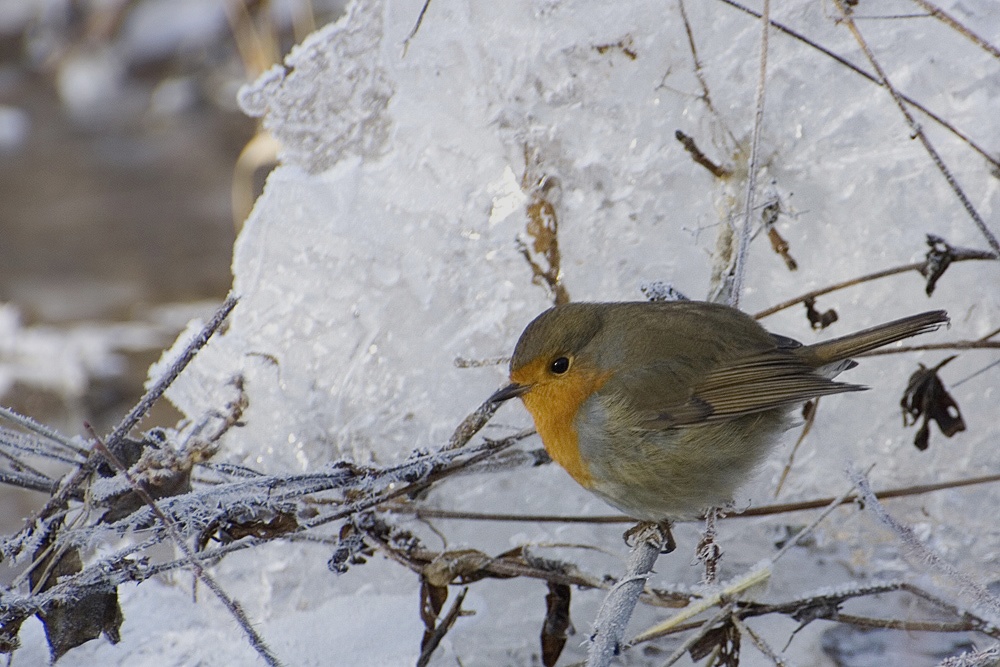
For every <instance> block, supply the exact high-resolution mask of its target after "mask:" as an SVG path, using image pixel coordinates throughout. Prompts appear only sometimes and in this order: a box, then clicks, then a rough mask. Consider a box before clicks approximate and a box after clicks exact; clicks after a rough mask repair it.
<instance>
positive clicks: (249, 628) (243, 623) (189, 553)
mask: <svg viewBox="0 0 1000 667" xmlns="http://www.w3.org/2000/svg"><path fill="white" fill-rule="evenodd" d="M92 435H93V437H94V438H95V439H96V440H97V442H96V444H95V445H94V449H95V450H96V451H98V452H100V454H101V456H103V457H104V458H105V460H107V462H108V463H110V464H111V465H112V466H113V467H114V468H115V469H116V470H117V471H118V473H119V474H121V475H122V476H123V477H124V478H125V480H126V481H127V482H128V483H129V486H131V487H132V490H133V491H134V492H135V493H136V495H138V496H139V497H140V498H142V501H143V502H144V503H146V505H148V506H149V508H150V509H151V510H152V511H153V513H154V514H155V515H156V517H157V518H158V519H159V520H160V522H161V524H162V525H163V527H164V528H165V529H166V530H167V532H168V533H169V534H170V539H171V540H172V541H173V542H174V544H175V545H177V548H178V549H180V550H181V553H183V554H184V558H185V560H186V561H187V562H188V563H189V564H190V565H191V569H192V570H193V571H194V573H195V576H197V577H198V579H199V580H201V581H202V582H203V583H204V584H205V585H206V586H208V588H209V589H210V590H211V591H212V592H213V593H215V596H216V597H218V598H219V600H221V601H222V604H223V605H225V607H226V609H228V610H229V613H230V614H232V615H233V618H235V619H236V622H237V624H239V626H240V627H241V628H242V629H243V632H244V633H246V635H247V639H249V641H250V646H252V647H253V649H254V650H255V651H256V652H257V654H258V655H260V657H261V658H263V659H264V662H266V663H267V664H269V665H272V666H273V667H280V665H281V661H280V660H278V657H277V656H276V655H274V653H273V652H272V651H271V649H270V648H269V647H268V645H267V642H265V641H264V638H263V637H261V635H260V633H258V632H257V630H256V629H254V627H253V624H251V623H250V619H249V618H247V615H246V612H244V611H243V607H241V606H240V603H239V602H237V601H236V600H234V599H233V598H231V597H230V596H229V594H228V593H226V591H225V590H223V588H222V586H221V585H219V582H218V581H216V580H215V578H214V577H213V576H212V575H210V574H209V573H208V571H207V570H205V568H204V567H203V564H202V560H201V558H200V557H199V556H198V554H196V553H195V552H194V550H192V549H191V547H190V546H189V545H188V543H187V542H186V541H185V540H184V537H183V536H182V535H181V534H180V532H179V531H178V530H177V526H175V525H174V522H173V521H172V520H171V519H170V518H169V517H167V515H166V514H164V513H163V510H161V509H160V506H159V505H158V504H157V503H156V501H155V500H154V499H153V497H152V496H151V495H149V492H147V491H146V489H145V488H143V486H142V485H141V484H139V482H138V481H136V479H135V477H133V476H132V474H131V473H130V472H129V471H128V468H126V467H125V465H124V464H122V462H121V461H119V460H118V457H117V456H115V455H114V454H113V453H112V452H111V450H110V449H108V448H107V446H106V445H105V444H104V443H102V442H101V441H100V439H99V438H98V436H97V434H96V433H92Z"/></svg>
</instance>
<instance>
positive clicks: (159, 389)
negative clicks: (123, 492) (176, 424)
mask: <svg viewBox="0 0 1000 667" xmlns="http://www.w3.org/2000/svg"><path fill="white" fill-rule="evenodd" d="M237 301H238V299H237V298H236V297H235V296H233V295H232V294H230V295H229V296H228V297H227V298H226V300H225V301H223V302H222V305H221V306H219V309H218V310H216V311H215V315H213V316H212V319H211V320H209V322H208V324H206V325H205V326H204V328H202V330H201V331H200V332H199V333H198V335H197V336H195V337H194V338H192V339H191V342H189V343H188V344H187V347H185V348H184V351H183V352H182V353H181V355H180V356H179V357H177V359H176V360H175V361H174V363H172V364H170V368H168V369H167V371H166V372H165V373H164V374H163V375H161V376H160V377H159V379H157V380H156V382H155V383H153V386H152V387H150V388H149V391H147V392H146V393H145V394H144V395H143V397H142V398H141V399H139V402H138V403H136V405H135V407H134V408H132V410H131V412H129V413H128V415H127V416H126V417H125V419H123V420H122V421H121V422H120V423H119V424H118V426H116V427H115V429H114V430H113V431H112V432H111V434H110V435H109V436H108V437H107V438H105V444H106V445H107V447H108V448H109V449H111V450H112V451H115V450H116V448H117V447H118V444H119V443H120V442H121V441H122V440H123V439H124V438H125V436H127V435H128V433H129V431H131V430H132V428H133V427H134V426H135V425H136V424H138V423H139V420H140V419H142V418H143V417H145V416H146V413H147V412H149V409H150V408H151V407H153V403H155V402H156V401H157V400H158V399H159V398H160V396H162V395H163V392H165V391H166V390H167V387H169V386H170V385H171V384H173V382H174V380H176V379H177V376H178V375H180V374H181V372H182V371H183V370H184V369H185V368H187V365H188V364H189V363H191V360H192V359H194V357H195V355H197V354H198V352H199V351H200V350H201V348H203V347H205V344H206V343H208V339H209V338H211V337H212V334H214V333H215V332H216V331H217V330H218V329H219V327H220V326H222V323H223V322H224V321H225V320H226V317H228V316H229V313H230V312H232V310H233V308H235V307H236V302H237Z"/></svg>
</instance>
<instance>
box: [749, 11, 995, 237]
mask: <svg viewBox="0 0 1000 667" xmlns="http://www.w3.org/2000/svg"><path fill="white" fill-rule="evenodd" d="M834 2H835V3H836V5H837V9H838V10H840V18H841V21H842V22H843V23H844V25H846V26H847V28H848V30H850V31H851V34H852V35H853V36H854V40H855V41H856V42H857V43H858V46H860V47H861V50H862V51H863V52H864V54H865V58H867V59H868V62H869V63H871V66H872V68H873V69H874V70H875V73H876V75H877V76H878V78H879V81H880V82H881V83H882V85H883V86H885V89H886V90H888V91H889V95H891V96H892V101H893V102H895V103H896V106H897V107H898V108H899V110H900V112H901V113H902V114H903V118H905V119H906V124H907V125H909V126H910V133H911V135H912V136H913V137H914V138H916V139H919V140H920V143H921V144H923V146H924V150H926V151H927V154H928V155H930V157H931V160H932V161H933V162H934V165H935V166H936V167H937V168H938V170H939V171H940V172H941V175H942V176H944V180H945V181H947V182H948V185H949V186H950V187H951V190H952V192H954V193H955V196H956V197H958V200H959V201H960V202H961V203H962V207H963V208H965V212H966V213H968V214H969V217H970V218H972V221H973V222H974V223H975V224H976V227H978V228H979V231H980V232H981V233H982V235H983V236H984V237H985V238H986V242H987V243H989V244H990V247H991V248H993V252H995V253H997V254H998V255H1000V242H998V241H997V237H996V236H994V234H993V232H992V231H990V228H989V227H987V226H986V221H984V220H983V218H982V216H980V215H979V211H977V210H976V207H975V206H973V205H972V202H971V201H969V198H968V197H967V196H966V195H965V192H964V191H963V190H962V187H961V186H960V185H959V184H958V181H957V180H955V176H954V174H952V173H951V170H950V169H948V166H947V165H946V164H945V163H944V160H943V159H942V158H941V155H940V154H939V153H938V152H937V149H935V148H934V145H933V144H931V141H930V139H928V138H927V135H926V134H924V131H923V128H921V127H920V124H919V123H917V121H916V119H915V118H914V117H913V114H911V113H910V110H909V109H907V108H906V104H905V103H904V102H903V99H902V97H901V96H900V94H899V92H898V91H897V90H896V88H895V87H894V86H893V85H892V83H891V82H890V81H889V77H888V76H887V75H886V73H885V71H884V70H883V69H882V66H881V65H879V63H878V60H877V59H876V58H875V54H874V53H872V50H871V48H870V47H869V46H868V42H866V41H865V38H864V37H862V36H861V31H860V30H858V26H857V25H856V24H855V23H854V19H853V18H851V13H850V12H849V11H848V9H847V7H845V6H844V0H834ZM765 4H766V3H765Z"/></svg>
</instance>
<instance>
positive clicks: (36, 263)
mask: <svg viewBox="0 0 1000 667" xmlns="http://www.w3.org/2000/svg"><path fill="white" fill-rule="evenodd" d="M344 4H345V2H344V1H343V0H272V1H268V0H260V1H256V0H0V404H3V405H5V406H8V407H11V408H13V409H15V410H17V411H18V412H21V413H22V414H27V415H29V416H31V417H32V418H34V419H35V420H37V421H40V422H42V423H45V424H49V425H52V426H54V427H56V428H58V429H60V430H61V431H63V432H64V433H66V434H68V435H77V434H81V433H82V432H83V422H84V420H86V421H89V422H90V423H92V424H93V425H94V426H95V428H96V430H97V431H98V432H99V433H106V432H107V431H108V430H109V429H110V428H111V427H112V426H113V425H114V424H115V423H116V422H117V421H118V420H119V419H120V418H121V417H122V416H123V415H124V414H125V412H126V411H127V410H128V409H129V408H130V407H131V406H132V405H133V404H134V403H135V401H136V400H137V399H138V397H139V396H140V395H141V393H142V390H143V382H144V381H145V379H146V371H147V368H148V367H149V364H150V363H151V362H152V361H154V360H156V359H157V358H158V357H159V356H160V353H161V351H162V349H163V348H164V347H165V346H167V345H169V344H170V343H171V342H172V341H173V339H174V338H175V336H176V334H177V333H178V332H179V331H180V330H181V329H182V328H183V327H184V325H185V324H187V322H188V320H190V319H191V318H192V317H196V316H199V315H201V314H207V313H211V312H212V310H214V308H215V306H216V305H217V304H218V303H219V302H220V301H221V300H222V299H223V298H224V297H225V295H226V293H227V291H228V290H229V287H230V284H231V280H232V278H231V274H230V259H231V254H232V245H233V240H234V239H235V236H236V233H237V229H238V225H239V223H240V222H241V221H242V220H243V218H244V217H245V216H246V214H247V213H248V212H249V208H250V206H251V205H252V202H253V198H254V196H255V193H256V192H258V191H259V189H260V187H261V185H262V183H263V180H264V177H265V176H266V174H267V171H268V169H269V167H270V166H273V164H274V157H275V149H274V145H273V142H270V141H268V140H267V138H266V137H264V136H263V135H259V134H258V126H257V122H256V121H255V120H253V119H250V118H248V117H247V116H245V115H244V114H243V113H242V112H241V111H240V110H239V108H238V107H237V105H236V92H237V90H238V89H239V87H240V86H241V85H242V84H243V83H245V82H247V81H252V80H253V79H254V78H256V76H257V75H258V74H259V73H260V72H262V71H264V70H266V69H267V68H268V67H270V66H271V65H272V64H273V63H276V62H279V61H280V60H281V57H282V56H283V54H284V53H286V52H287V50H288V49H289V48H291V46H292V45H293V44H295V43H296V42H297V41H300V40H301V39H302V38H303V37H304V36H305V35H306V34H308V33H309V32H311V31H312V30H313V29H314V28H315V27H316V26H317V25H322V24H324V23H327V22H329V21H331V20H334V19H336V18H337V17H338V16H339V15H340V14H341V12H342V10H343V5H344ZM244 149H246V152H245V153H244ZM241 154H243V158H242V160H241V158H240V156H241ZM178 418H179V414H178V413H176V412H175V411H174V410H173V409H172V408H171V407H170V406H169V405H168V404H167V402H166V401H161V403H160V404H159V405H158V406H157V407H156V409H155V410H154V412H153V413H152V414H151V415H150V417H149V418H147V420H146V421H145V422H144V424H143V425H144V427H150V426H153V425H157V424H161V425H173V424H175V423H176V422H177V419H178ZM43 499H44V498H43V497H42V495H41V494H37V493H33V492H27V491H20V490H17V489H13V488H11V487H7V486H5V487H3V488H2V489H0V500H2V502H3V507H4V510H3V512H2V513H0V526H2V527H3V529H4V530H6V529H7V528H8V527H10V526H16V525H18V524H19V523H20V522H21V521H22V520H23V517H24V516H26V514H27V513H28V511H29V508H30V507H31V506H33V505H34V504H35V503H36V502H40V501H41V500H43Z"/></svg>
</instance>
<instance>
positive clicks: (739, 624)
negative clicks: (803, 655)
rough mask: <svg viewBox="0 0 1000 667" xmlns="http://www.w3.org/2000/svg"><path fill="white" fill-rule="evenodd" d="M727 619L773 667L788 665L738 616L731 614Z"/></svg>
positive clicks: (785, 666)
mask: <svg viewBox="0 0 1000 667" xmlns="http://www.w3.org/2000/svg"><path fill="white" fill-rule="evenodd" d="M729 618H730V620H731V621H732V623H733V625H735V626H736V629H737V630H739V631H740V632H741V633H742V634H744V635H746V636H747V637H749V638H750V641H752V642H753V643H754V646H756V647H757V649H758V650H760V652H761V653H763V654H764V655H765V656H767V657H768V658H770V659H771V662H773V663H774V664H775V667H787V665H788V663H787V662H785V661H784V660H783V659H782V658H781V657H779V656H778V654H777V653H775V652H774V649H772V648H771V647H770V646H769V645H768V643H767V642H766V641H764V639H763V638H762V637H761V636H760V635H758V634H757V633H756V632H754V631H753V630H752V629H751V628H750V626H749V625H747V624H746V623H744V622H743V620H742V619H741V618H740V617H739V615H737V614H732V615H730V617H729Z"/></svg>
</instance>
